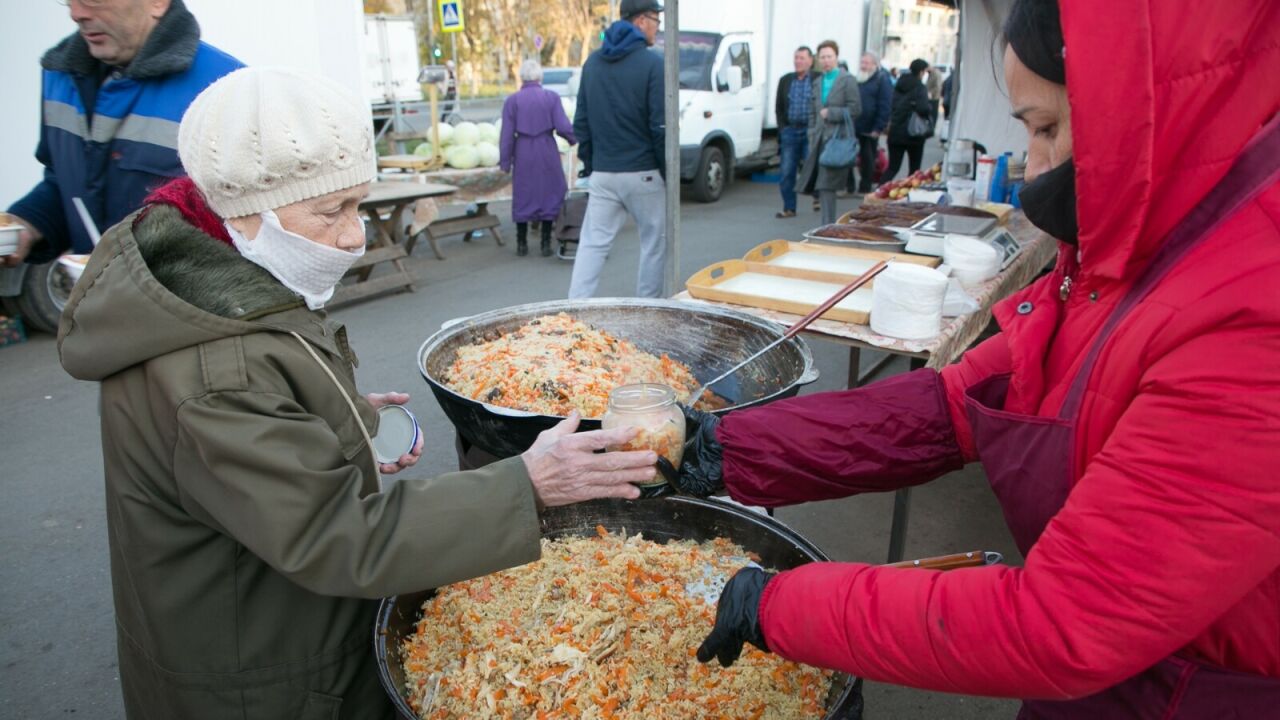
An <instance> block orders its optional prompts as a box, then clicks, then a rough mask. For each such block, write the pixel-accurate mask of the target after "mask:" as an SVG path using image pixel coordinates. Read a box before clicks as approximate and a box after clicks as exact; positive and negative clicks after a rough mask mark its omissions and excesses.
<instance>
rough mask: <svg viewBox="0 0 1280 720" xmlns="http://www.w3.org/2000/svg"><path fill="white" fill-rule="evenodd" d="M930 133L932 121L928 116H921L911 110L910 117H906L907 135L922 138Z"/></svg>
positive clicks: (931, 131) (931, 132)
mask: <svg viewBox="0 0 1280 720" xmlns="http://www.w3.org/2000/svg"><path fill="white" fill-rule="evenodd" d="M932 134H933V123H931V122H929V119H928V118H925V117H921V116H920V113H917V112H912V113H911V117H909V118H907V137H909V138H919V139H921V140H923V139H925V138H927V137H929V136H930V135H932Z"/></svg>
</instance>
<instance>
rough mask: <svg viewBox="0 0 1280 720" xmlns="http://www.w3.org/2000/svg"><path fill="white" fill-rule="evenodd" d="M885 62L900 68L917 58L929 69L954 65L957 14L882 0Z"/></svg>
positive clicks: (913, 2) (914, 3)
mask: <svg viewBox="0 0 1280 720" xmlns="http://www.w3.org/2000/svg"><path fill="white" fill-rule="evenodd" d="M884 7H885V14H886V18H885V24H884V34H885V38H886V42H885V51H884V62H885V64H886V65H888V66H889V67H897V68H903V67H906V66H908V65H910V64H911V61H912V60H915V59H916V58H924V60H925V61H927V62H928V63H929V64H930V65H953V64H955V49H956V44H957V42H958V35H957V34H958V32H959V30H960V17H959V13H957V12H956V11H955V10H952V9H950V8H947V7H944V6H942V5H935V4H932V3H928V2H917V1H916V0H885V3H884Z"/></svg>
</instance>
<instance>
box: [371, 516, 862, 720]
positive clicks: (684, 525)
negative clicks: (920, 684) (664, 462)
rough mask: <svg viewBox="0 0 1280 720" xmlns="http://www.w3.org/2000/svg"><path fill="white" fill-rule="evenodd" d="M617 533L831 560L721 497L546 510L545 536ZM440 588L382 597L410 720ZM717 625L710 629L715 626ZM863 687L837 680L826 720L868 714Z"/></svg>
mask: <svg viewBox="0 0 1280 720" xmlns="http://www.w3.org/2000/svg"><path fill="white" fill-rule="evenodd" d="M597 525H603V526H604V527H605V528H607V529H608V530H609V532H613V533H618V532H622V531H623V530H624V529H625V530H626V532H627V533H628V534H635V533H636V532H640V533H643V534H644V536H645V537H646V538H648V539H650V540H653V541H656V542H667V541H669V540H695V541H698V542H702V541H705V540H711V539H714V538H717V537H723V538H728V539H729V540H731V541H733V542H735V543H737V544H739V545H741V546H742V547H744V548H746V549H747V550H748V551H751V552H755V553H756V554H758V555H759V556H760V564H761V565H763V566H764V567H766V568H769V569H772V570H786V569H789V568H793V567H798V566H800V565H804V564H806V563H810V562H818V561H824V560H827V556H826V555H824V554H823V552H822V551H821V550H819V549H818V548H817V546H815V545H813V544H812V543H810V542H809V541H808V540H806V539H804V538H803V537H801V536H800V534H799V533H797V532H795V531H794V530H792V529H791V528H788V527H787V526H785V525H783V524H782V523H779V522H778V521H776V520H774V519H772V518H769V517H765V516H763V515H760V514H757V513H755V512H752V511H750V510H747V509H744V508H742V507H739V506H737V505H731V504H729V503H725V502H720V501H717V500H697V499H694V498H687V497H667V498H662V499H658V500H638V501H628V500H594V501H591V502H585V503H580V504H578V505H570V506H567V507H560V508H551V509H548V510H547V511H545V512H544V513H543V516H542V534H543V536H544V537H548V538H559V537H575V536H578V537H592V536H594V535H595V533H596V526H597ZM434 595H435V590H434V589H432V590H423V591H422V592H416V593H410V594H407V595H397V596H395V597H389V598H386V599H384V600H383V601H382V604H381V605H380V606H379V607H378V616H377V622H376V623H375V626H374V633H373V644H374V652H375V654H376V655H377V658H378V674H379V675H380V677H381V678H382V686H383V687H384V688H385V689H386V691H387V693H388V694H390V696H391V701H392V703H393V704H394V705H395V707H396V713H397V715H398V717H399V718H401V719H402V720H418V719H417V716H416V715H415V714H414V713H413V710H412V709H410V707H409V703H408V701H407V700H406V698H405V692H404V667H403V665H402V663H401V658H400V646H401V644H402V643H403V641H404V639H405V638H406V637H408V636H410V635H412V634H413V632H414V626H415V625H416V624H417V622H418V620H419V619H420V618H421V616H422V604H423V602H425V601H426V600H428V599H430V598H431V597H432V596H434ZM707 629H708V630H710V627H708V628H707ZM860 685H861V684H860V683H858V682H856V681H854V680H853V678H850V677H849V676H848V675H843V674H836V675H835V676H833V677H832V681H831V690H830V691H829V692H828V694H827V703H826V707H827V714H826V716H825V718H826V720H858V719H859V718H861V717H862V692H861V686H860Z"/></svg>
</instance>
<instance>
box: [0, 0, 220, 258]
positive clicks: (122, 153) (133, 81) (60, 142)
mask: <svg viewBox="0 0 1280 720" xmlns="http://www.w3.org/2000/svg"><path fill="white" fill-rule="evenodd" d="M64 4H66V5H67V6H68V8H69V9H70V11H71V19H72V20H74V21H75V23H76V25H77V27H78V30H77V32H75V33H73V34H71V35H69V36H67V37H66V38H64V39H63V40H62V42H59V43H58V44H57V45H55V46H54V47H53V48H51V49H50V50H49V51H48V52H46V53H45V54H44V57H42V58H41V59H40V65H41V67H42V68H44V72H43V77H42V83H41V85H42V100H43V107H42V109H41V119H42V125H41V128H40V143H39V145H38V146H37V147H36V158H37V159H38V160H39V161H40V162H41V164H43V165H44V167H45V171H44V179H43V180H41V181H40V183H39V184H37V185H36V186H35V188H33V189H32V190H31V192H29V193H27V194H26V196H25V197H23V198H22V199H20V200H18V201H17V202H16V203H14V204H13V205H12V206H10V207H9V213H10V215H12V216H14V218H16V219H17V220H18V221H19V222H20V223H21V224H22V225H23V226H24V232H23V233H22V237H21V239H20V241H19V247H18V249H17V251H16V252H14V253H13V254H11V255H7V256H4V257H2V258H0V260H3V263H4V264H5V265H8V266H11V267H12V266H16V265H18V264H19V263H21V262H22V261H23V260H24V259H25V260H28V261H30V262H33V263H39V262H45V261H48V260H51V259H53V258H55V257H57V256H59V255H61V254H62V253H64V252H66V251H68V250H70V251H72V252H76V253H88V252H90V251H91V250H92V249H93V243H92V241H91V240H90V236H89V233H88V231H87V229H86V228H85V225H84V223H83V222H82V221H81V219H80V217H79V215H78V214H77V213H76V210H75V207H74V205H73V204H72V202H71V200H72V198H77V197H78V198H81V199H82V200H83V201H84V203H85V206H86V208H87V209H88V211H89V215H90V217H92V219H93V222H94V224H95V225H96V226H97V227H98V228H99V229H101V230H102V231H104V232H105V231H106V229H107V228H108V227H110V226H112V225H115V224H116V223H118V222H119V221H120V220H121V219H123V218H124V217H125V216H126V215H128V214H129V213H131V212H133V211H134V210H137V209H138V207H140V206H141V205H142V201H143V199H144V198H145V197H146V196H147V194H148V193H149V192H151V190H153V189H155V188H156V187H158V186H160V185H162V184H164V183H165V182H166V181H168V180H169V179H170V178H173V177H177V176H180V175H183V174H184V173H183V170H182V164H181V163H180V162H179V161H178V151H177V147H178V122H179V121H180V120H181V119H182V114H183V113H184V112H186V110H187V105H189V104H190V103H191V101H192V100H194V99H195V97H196V95H199V94H200V91H201V90H204V89H205V88H206V87H208V86H209V85H210V84H212V83H213V81H215V80H217V79H218V78H220V77H222V76H223V75H226V74H227V73H229V72H231V71H233V70H235V69H237V68H239V67H241V63H240V61H238V60H236V59H235V58H233V57H231V56H230V55H228V54H226V53H224V52H222V51H221V50H218V49H217V48H215V47H213V46H211V45H208V44H206V43H203V42H201V41H200V26H199V25H198V24H197V23H196V19H195V17H194V16H193V15H192V14H191V13H190V12H189V11H188V10H187V8H186V6H185V5H183V3H182V0H69V2H65V3H64Z"/></svg>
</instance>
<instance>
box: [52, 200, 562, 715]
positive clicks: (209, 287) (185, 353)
mask: <svg viewBox="0 0 1280 720" xmlns="http://www.w3.org/2000/svg"><path fill="white" fill-rule="evenodd" d="M133 225H134V217H130V218H127V219H126V220H125V221H124V222H122V223H121V224H120V225H118V226H116V227H115V228H114V229H113V230H111V231H110V232H109V233H107V235H106V237H104V238H103V240H102V244H101V246H99V247H98V248H97V250H96V251H95V252H94V254H93V257H92V259H91V260H90V262H89V266H88V268H87V269H86V271H85V276H84V278H83V279H82V280H81V281H80V282H79V283H78V284H77V286H76V288H75V291H74V292H73V293H72V295H71V299H70V302H69V304H68V306H67V309H66V312H65V314H64V316H63V319H62V327H61V331H60V333H59V337H58V347H59V352H60V354H61V358H62V364H63V366H64V367H65V368H66V369H67V371H68V372H69V373H71V374H72V375H74V376H75V377H77V378H81V379H84V380H97V381H100V382H101V384H102V411H101V414H102V418H101V422H102V447H103V460H104V464H105V471H106V506H107V516H108V517H107V519H108V533H109V540H110V549H111V578H112V586H113V591H114V597H115V608H116V628H117V636H118V644H119V648H118V651H119V657H120V680H121V684H122V686H123V690H124V701H125V708H126V710H127V713H128V716H129V717H130V718H131V719H133V720H143V719H145V720H179V719H180V720H201V719H203V718H210V719H213V718H226V719H231V718H235V719H236V720H293V719H305V720H311V719H312V718H315V719H320V718H325V719H326V720H327V719H337V718H343V719H346V718H387V717H390V716H391V708H390V705H389V703H388V701H387V698H386V696H385V694H384V693H383V691H382V689H381V688H380V687H379V684H378V679H377V675H376V670H375V667H376V666H375V664H374V657H373V651H372V635H373V622H374V611H375V609H376V601H375V599H376V598H379V597H382V596H385V595H394V594H397V593H402V592H406V591H412V590H421V589H424V588H428V587H434V586H438V585H442V584H446V583H451V582H456V581H458V580H462V579H465V578H470V577H475V576H478V575H483V574H486V573H490V572H494V571H496V570H500V569H503V568H507V567H512V566H515V565H519V564H522V563H526V562H529V561H532V560H535V559H536V558H537V557H538V539H539V531H538V516H537V510H536V508H535V502H534V496H533V491H532V487H531V485H530V483H529V479H528V475H527V474H526V472H525V469H524V466H523V463H522V462H521V461H520V460H519V459H518V458H514V459H511V460H506V461H503V462H501V463H498V464H496V465H493V466H490V467H489V468H486V469H484V470H479V471H473V472H466V473H450V474H447V475H442V476H440V477H436V478H430V479H412V480H401V481H397V482H390V483H388V485H387V487H386V489H385V490H379V479H378V477H377V475H376V473H375V471H374V469H373V461H372V458H371V456H370V455H371V453H370V450H369V448H368V447H367V445H366V443H365V441H364V438H363V436H362V434H361V432H360V430H359V427H358V426H357V425H356V422H357V420H356V418H355V417H354V416H353V414H352V410H351V408H350V406H349V405H348V403H347V401H346V400H345V399H344V398H343V396H342V394H341V393H340V392H339V390H338V388H337V387H336V386H335V385H334V382H333V380H332V379H330V378H329V377H328V375H326V374H325V372H324V370H322V368H321V367H320V365H319V364H318V363H317V362H316V359H315V358H313V357H312V356H311V355H310V354H308V352H307V351H306V349H304V347H303V346H302V344H301V343H299V341H298V339H297V338H295V337H294V336H292V335H291V334H290V333H291V332H296V333H298V334H299V335H301V336H302V337H303V338H305V339H306V341H307V343H309V344H310V345H311V346H312V347H313V348H314V349H315V350H316V352H317V353H318V354H319V355H320V357H321V358H322V359H323V362H324V363H325V364H326V365H327V366H328V367H329V369H330V370H331V371H332V372H333V373H334V375H335V376H336V377H337V379H338V380H339V381H340V382H341V385H342V392H344V393H346V394H347V395H348V396H350V397H351V398H352V399H353V400H354V402H355V404H356V407H357V408H358V410H359V413H360V420H359V422H362V423H364V424H365V425H366V427H368V428H369V430H370V432H371V433H373V432H374V431H375V427H374V423H375V414H374V412H373V409H372V408H371V407H370V406H369V405H368V403H367V402H365V401H364V400H363V399H362V398H361V396H360V395H359V394H358V393H357V392H356V387H355V383H354V376H353V370H352V366H353V365H354V363H355V358H354V356H353V355H352V354H351V351H350V349H349V348H348V347H347V342H346V332H345V330H344V329H343V328H342V327H341V326H340V325H338V324H336V323H333V322H331V321H328V320H326V318H325V317H324V315H323V314H320V313H313V312H311V311H309V310H307V309H306V307H305V305H304V304H303V303H302V301H301V298H299V297H298V296H297V295H295V294H294V293H292V292H290V291H289V290H287V289H286V288H285V287H284V286H283V285H281V284H280V283H278V282H277V281H276V280H275V279H274V278H273V277H272V276H271V275H270V274H268V273H267V272H266V271H264V270H262V269H261V268H259V267H258V266H256V265H254V264H252V263H250V262H248V261H246V260H244V259H243V258H241V257H240V255H239V254H238V253H237V252H236V251H235V250H233V249H232V248H230V247H229V246H227V245H225V244H223V243H221V242H219V241H217V240H215V239H213V238H210V237H209V236H207V235H205V234H203V233H202V232H200V231H199V230H197V229H195V228H194V227H193V226H191V225H189V224H187V223H186V222H185V221H184V220H183V219H182V217H181V215H180V214H179V213H178V211H177V210H175V209H173V208H170V207H166V206H157V207H154V208H151V209H150V210H149V213H148V214H147V215H145V217H143V219H142V220H140V221H138V222H137V223H136V227H133ZM131 228H132V229H131ZM85 421H86V422H87V421H88V419H86V420H85ZM427 431H428V432H430V430H427Z"/></svg>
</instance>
